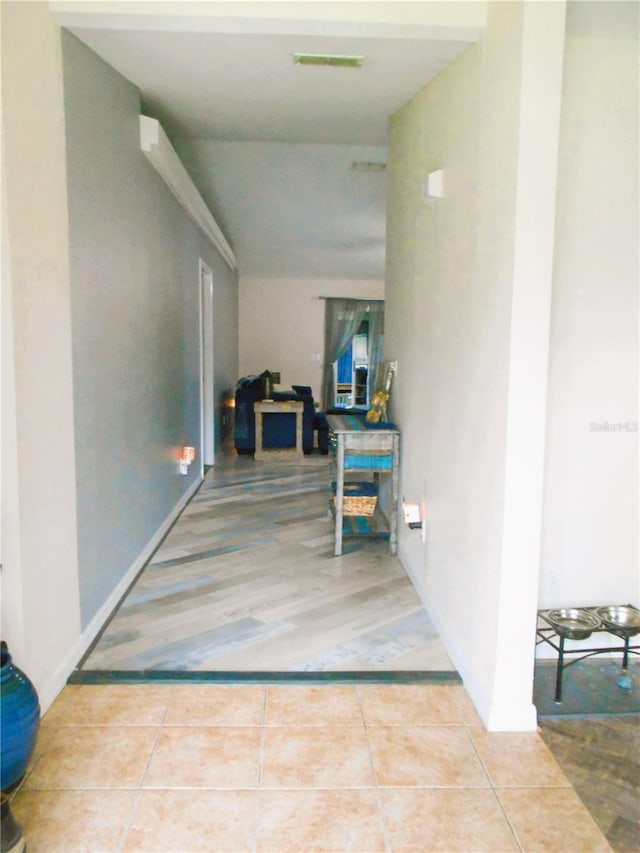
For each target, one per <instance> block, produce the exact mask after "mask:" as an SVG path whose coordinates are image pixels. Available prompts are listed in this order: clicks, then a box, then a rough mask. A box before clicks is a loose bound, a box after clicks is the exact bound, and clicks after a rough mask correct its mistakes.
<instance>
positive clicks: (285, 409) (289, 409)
mask: <svg viewBox="0 0 640 853" xmlns="http://www.w3.org/2000/svg"><path fill="white" fill-rule="evenodd" d="M303 410H304V403H302V402H300V401H298V400H260V401H259V402H256V403H254V405H253V411H254V412H255V418H256V445H255V446H256V451H255V457H254V458H255V459H257V460H258V461H261V460H262V461H264V460H265V459H272V458H274V457H275V458H284V459H294V460H297V459H303V458H304V454H303V450H302V412H303ZM265 414H267V415H269V414H290V415H294V416H295V419H296V444H295V447H263V444H262V418H263V415H265Z"/></svg>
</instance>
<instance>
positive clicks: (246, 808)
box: [123, 791, 257, 853]
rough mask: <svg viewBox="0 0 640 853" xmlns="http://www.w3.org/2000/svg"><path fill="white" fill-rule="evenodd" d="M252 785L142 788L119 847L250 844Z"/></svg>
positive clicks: (153, 850)
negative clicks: (245, 787) (244, 788)
mask: <svg viewBox="0 0 640 853" xmlns="http://www.w3.org/2000/svg"><path fill="white" fill-rule="evenodd" d="M256 797H257V792H256V791H143V792H142V794H141V796H140V801H139V803H138V804H137V807H136V810H135V812H134V815H133V818H132V821H131V826H130V828H129V831H128V833H127V836H126V838H125V843H124V846H123V851H125V853H143V851H144V852H145V853H164V851H175V853H214V851H215V853H242V851H249V850H255V837H256Z"/></svg>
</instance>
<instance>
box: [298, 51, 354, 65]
mask: <svg viewBox="0 0 640 853" xmlns="http://www.w3.org/2000/svg"><path fill="white" fill-rule="evenodd" d="M293 61H294V62H295V63H296V65H331V66H333V67H334V68H360V66H361V65H362V63H363V62H364V56H340V55H336V54H323V53H294V54H293Z"/></svg>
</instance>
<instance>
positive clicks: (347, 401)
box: [335, 320, 369, 408]
mask: <svg viewBox="0 0 640 853" xmlns="http://www.w3.org/2000/svg"><path fill="white" fill-rule="evenodd" d="M368 376H369V321H368V320H363V321H362V323H361V324H360V327H359V328H358V331H357V332H356V334H355V335H354V336H353V338H352V339H351V341H350V343H349V346H348V347H347V349H346V350H345V351H344V352H343V354H342V355H341V356H340V358H339V359H338V361H337V362H335V388H336V398H335V405H336V406H345V407H352V406H356V407H363V408H366V407H367V406H368V405H369V395H368V393H367V379H368Z"/></svg>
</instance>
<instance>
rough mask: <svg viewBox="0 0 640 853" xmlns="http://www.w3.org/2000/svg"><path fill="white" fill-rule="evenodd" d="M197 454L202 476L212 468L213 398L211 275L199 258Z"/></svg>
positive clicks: (213, 442) (213, 445) (209, 268)
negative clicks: (198, 432)
mask: <svg viewBox="0 0 640 853" xmlns="http://www.w3.org/2000/svg"><path fill="white" fill-rule="evenodd" d="M198 271H199V291H200V294H199V295H200V447H201V448H202V452H201V454H200V458H201V466H202V474H204V469H205V467H209V466H211V465H214V464H215V405H214V401H215V395H214V365H213V353H214V347H213V333H214V332H213V316H214V309H213V272H212V271H211V267H209V266H208V265H207V264H206V263H205V262H204V261H203V260H202V258H200V260H199V262H198Z"/></svg>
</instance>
